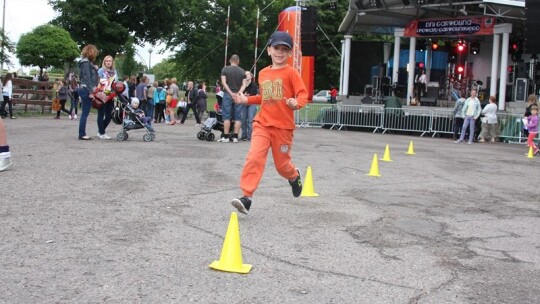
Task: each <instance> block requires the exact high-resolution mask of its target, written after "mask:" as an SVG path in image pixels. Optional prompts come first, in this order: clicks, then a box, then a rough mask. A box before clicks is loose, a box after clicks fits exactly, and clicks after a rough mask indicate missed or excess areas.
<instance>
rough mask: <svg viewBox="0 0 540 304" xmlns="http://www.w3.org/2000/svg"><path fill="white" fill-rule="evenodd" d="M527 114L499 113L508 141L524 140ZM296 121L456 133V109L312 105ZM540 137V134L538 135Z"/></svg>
mask: <svg viewBox="0 0 540 304" xmlns="http://www.w3.org/2000/svg"><path fill="white" fill-rule="evenodd" d="M522 118H523V115H522V114H513V113H506V112H498V113H497V120H498V124H499V138H500V140H501V141H504V142H507V143H514V142H515V143H523V142H526V141H527V137H526V136H525V135H524V133H523V121H522ZM295 123H296V125H297V126H300V127H329V128H330V129H333V128H336V129H339V130H341V129H342V128H343V127H362V128H373V133H375V132H377V131H378V130H383V132H382V133H386V131H388V130H394V131H404V132H418V133H421V134H420V136H424V135H425V134H427V133H430V134H432V137H435V136H436V135H437V134H453V133H454V113H453V109H415V108H385V107H384V106H382V105H335V104H308V105H306V106H305V107H304V108H302V109H300V110H298V111H295ZM536 140H540V134H539V136H538V137H537V138H536Z"/></svg>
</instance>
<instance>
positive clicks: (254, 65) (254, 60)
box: [253, 7, 261, 76]
mask: <svg viewBox="0 0 540 304" xmlns="http://www.w3.org/2000/svg"><path fill="white" fill-rule="evenodd" d="M260 13H261V11H260V9H259V8H258V7H257V28H256V29H255V57H254V58H253V76H256V75H257V46H258V45H259V15H260Z"/></svg>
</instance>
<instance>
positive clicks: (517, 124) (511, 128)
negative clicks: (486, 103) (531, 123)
mask: <svg viewBox="0 0 540 304" xmlns="http://www.w3.org/2000/svg"><path fill="white" fill-rule="evenodd" d="M522 118H523V114H515V113H497V122H498V123H499V139H500V140H501V141H504V142H508V143H520V142H523V141H527V137H526V136H525V134H524V133H523V120H522Z"/></svg>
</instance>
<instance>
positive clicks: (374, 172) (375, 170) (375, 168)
mask: <svg viewBox="0 0 540 304" xmlns="http://www.w3.org/2000/svg"><path fill="white" fill-rule="evenodd" d="M367 175H369V176H375V177H379V176H381V175H380V174H379V163H378V162H377V153H375V154H373V161H372V162H371V169H370V170H369V173H368V174H367Z"/></svg>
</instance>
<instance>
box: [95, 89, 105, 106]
mask: <svg viewBox="0 0 540 304" xmlns="http://www.w3.org/2000/svg"><path fill="white" fill-rule="evenodd" d="M107 101H108V98H107V95H106V94H105V93H104V92H103V91H99V90H96V91H95V92H94V98H92V108H94V109H99V108H101V106H102V105H104V104H105V103H106V102H107Z"/></svg>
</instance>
